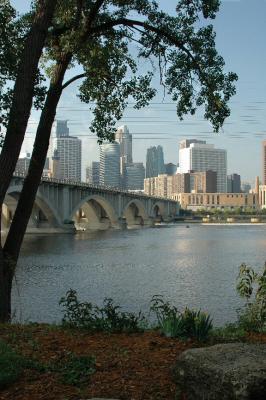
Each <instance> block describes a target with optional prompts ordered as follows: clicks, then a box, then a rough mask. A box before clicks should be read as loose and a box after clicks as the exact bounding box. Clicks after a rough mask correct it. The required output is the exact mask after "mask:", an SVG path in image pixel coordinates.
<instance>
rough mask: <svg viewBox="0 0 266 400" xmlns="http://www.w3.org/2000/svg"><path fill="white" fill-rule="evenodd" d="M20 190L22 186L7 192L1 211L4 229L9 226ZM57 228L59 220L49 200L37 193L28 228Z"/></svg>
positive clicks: (13, 187)
mask: <svg viewBox="0 0 266 400" xmlns="http://www.w3.org/2000/svg"><path fill="white" fill-rule="evenodd" d="M21 189H22V186H11V187H9V189H8V191H7V194H6V196H5V199H4V202H3V209H2V217H3V227H4V228H5V229H7V228H9V226H10V223H11V221H12V218H13V216H14V213H15V210H16V207H17V202H18V199H19V196H20V192H21ZM59 226H60V220H59V218H58V216H57V212H56V210H55V209H54V207H53V206H52V205H51V203H50V202H49V200H48V199H46V198H45V197H44V196H42V194H41V193H39V192H38V193H37V196H36V198H35V201H34V206H33V210H32V215H31V218H30V221H29V224H28V228H41V227H46V228H57V227H59Z"/></svg>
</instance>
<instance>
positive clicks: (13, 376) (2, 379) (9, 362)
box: [0, 340, 23, 389]
mask: <svg viewBox="0 0 266 400" xmlns="http://www.w3.org/2000/svg"><path fill="white" fill-rule="evenodd" d="M22 371H23V358H22V357H21V356H20V355H18V354H17V353H15V352H14V351H13V350H12V348H11V347H10V346H9V345H8V344H6V343H5V342H3V341H2V340H1V341H0V389H4V388H5V387H7V386H9V385H10V384H11V383H13V382H15V381H16V380H17V379H18V378H19V376H20V375H21V373H22Z"/></svg>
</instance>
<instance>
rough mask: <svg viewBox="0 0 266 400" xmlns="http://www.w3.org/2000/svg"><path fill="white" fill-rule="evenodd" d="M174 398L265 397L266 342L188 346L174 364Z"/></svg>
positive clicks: (249, 399) (230, 399) (248, 399)
mask: <svg viewBox="0 0 266 400" xmlns="http://www.w3.org/2000/svg"><path fill="white" fill-rule="evenodd" d="M174 372H175V380H176V383H177V388H178V389H177V396H176V399H179V398H182V397H181V393H185V394H186V397H185V398H186V399H187V400H203V399H204V400H265V399H266V344H246V343H230V344H218V345H215V346H211V347H205V348H199V349H191V350H187V351H185V352H184V353H182V354H181V355H180V356H179V358H178V360H177V364H176V366H175V370H174Z"/></svg>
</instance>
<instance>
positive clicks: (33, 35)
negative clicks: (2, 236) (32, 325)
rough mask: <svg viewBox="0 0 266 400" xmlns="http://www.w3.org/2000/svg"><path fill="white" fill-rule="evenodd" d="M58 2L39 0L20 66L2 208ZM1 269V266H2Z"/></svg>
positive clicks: (2, 161)
mask: <svg viewBox="0 0 266 400" xmlns="http://www.w3.org/2000/svg"><path fill="white" fill-rule="evenodd" d="M56 3H57V1H56V0H39V2H38V6H37V12H36V15H35V19H34V22H33V24H32V27H31V30H30V32H29V34H28V36H27V39H26V41H25V46H24V50H23V53H22V56H21V60H20V63H19V66H18V74H17V78H16V82H15V86H14V95H13V100H12V105H11V109H10V114H9V122H8V126H7V131H6V135H5V140H4V144H3V148H2V152H1V155H0V209H1V207H2V204H3V201H4V198H5V195H6V191H7V189H8V186H9V184H10V180H11V178H12V175H13V172H14V170H15V167H16V163H17V160H18V157H19V153H20V150H21V146H22V142H23V139H24V135H25V132H26V128H27V123H28V119H29V116H30V111H31V107H32V101H33V91H34V85H35V81H36V76H37V71H38V63H39V59H40V57H41V54H42V50H43V47H44V43H45V40H46V37H47V32H48V28H49V26H50V25H51V23H52V17H53V13H54V10H55V6H56ZM0 268H1V266H0Z"/></svg>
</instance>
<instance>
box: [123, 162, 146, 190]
mask: <svg viewBox="0 0 266 400" xmlns="http://www.w3.org/2000/svg"><path fill="white" fill-rule="evenodd" d="M125 168H126V188H127V189H128V190H143V188H144V179H145V168H144V165H143V163H131V164H126V167H125Z"/></svg>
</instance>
